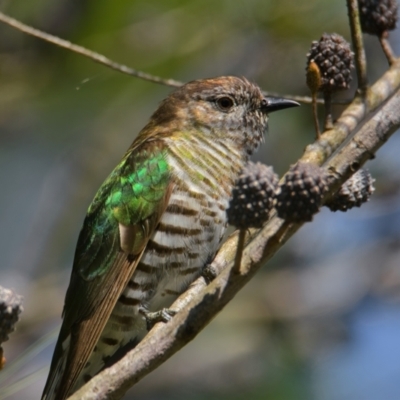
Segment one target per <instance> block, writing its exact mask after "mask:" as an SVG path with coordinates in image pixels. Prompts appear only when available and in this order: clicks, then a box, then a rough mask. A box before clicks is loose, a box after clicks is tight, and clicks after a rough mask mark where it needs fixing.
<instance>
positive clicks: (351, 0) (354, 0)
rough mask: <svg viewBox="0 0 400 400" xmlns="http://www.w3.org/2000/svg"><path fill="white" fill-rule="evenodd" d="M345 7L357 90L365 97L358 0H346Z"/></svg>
mask: <svg viewBox="0 0 400 400" xmlns="http://www.w3.org/2000/svg"><path fill="white" fill-rule="evenodd" d="M347 8H348V12H349V21H350V31H351V39H352V42H353V47H354V53H355V59H356V70H357V78H358V90H359V92H360V95H361V96H362V98H365V96H366V95H367V90H368V79H367V59H366V57H365V50H364V44H363V40H362V31H361V24H360V13H359V9H358V0H347Z"/></svg>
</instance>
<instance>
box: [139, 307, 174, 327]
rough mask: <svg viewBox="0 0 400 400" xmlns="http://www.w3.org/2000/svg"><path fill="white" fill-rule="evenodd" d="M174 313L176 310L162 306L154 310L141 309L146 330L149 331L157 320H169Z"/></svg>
mask: <svg viewBox="0 0 400 400" xmlns="http://www.w3.org/2000/svg"><path fill="white" fill-rule="evenodd" d="M175 314H176V311H174V310H170V309H169V308H163V309H162V310H159V311H155V312H150V311H143V315H144V317H145V318H146V325H147V330H148V331H150V330H151V329H152V328H153V326H154V325H155V324H156V323H157V322H168V321H170V320H171V319H172V317H173V316H174V315H175Z"/></svg>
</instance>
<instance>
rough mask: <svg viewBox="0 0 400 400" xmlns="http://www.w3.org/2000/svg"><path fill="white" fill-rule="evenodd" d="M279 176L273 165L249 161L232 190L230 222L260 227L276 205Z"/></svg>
mask: <svg viewBox="0 0 400 400" xmlns="http://www.w3.org/2000/svg"><path fill="white" fill-rule="evenodd" d="M277 187H278V176H277V175H276V174H275V173H274V171H273V169H272V167H267V166H266V165H264V164H261V163H252V162H249V163H248V164H247V165H246V167H245V168H244V169H243V171H242V173H241V175H240V176H239V178H238V180H237V181H236V185H235V187H234V188H233V190H232V198H231V201H230V203H229V208H228V209H227V211H226V213H227V217H228V223H229V224H231V225H234V226H236V227H237V228H239V229H246V228H260V227H261V226H262V224H263V223H264V222H265V221H266V220H267V219H268V215H269V212H270V211H271V210H272V208H273V206H274V199H275V191H276V189H277Z"/></svg>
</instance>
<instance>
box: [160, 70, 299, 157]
mask: <svg viewBox="0 0 400 400" xmlns="http://www.w3.org/2000/svg"><path fill="white" fill-rule="evenodd" d="M297 105H299V104H298V103H296V102H295V101H292V100H286V99H279V98H271V97H265V96H264V95H263V94H262V92H261V90H260V88H259V87H258V86H257V85H255V84H253V83H251V82H249V81H248V80H247V79H245V78H239V77H234V76H222V77H218V78H211V79H201V80H195V81H191V82H188V83H186V84H185V85H183V86H182V87H180V88H179V89H177V90H175V91H174V92H173V93H171V94H170V95H169V96H168V97H167V98H166V99H165V100H164V101H163V102H162V103H161V104H160V106H159V108H158V109H157V111H156V112H155V113H154V114H153V116H152V123H153V124H154V125H156V126H162V125H164V126H165V125H169V129H168V130H171V125H172V128H173V129H172V130H171V131H173V130H178V131H181V132H182V131H185V132H195V134H196V132H198V134H201V135H207V136H208V135H210V137H211V138H212V139H215V140H232V141H234V142H235V143H237V144H238V145H240V146H243V148H244V149H245V151H246V152H247V153H248V154H251V153H252V152H253V151H254V150H255V149H257V148H258V146H259V145H260V143H261V142H262V141H263V138H264V132H265V130H266V128H267V122H268V114H269V113H270V112H272V111H277V110H281V109H284V108H288V107H294V106H297ZM154 125H153V126H154Z"/></svg>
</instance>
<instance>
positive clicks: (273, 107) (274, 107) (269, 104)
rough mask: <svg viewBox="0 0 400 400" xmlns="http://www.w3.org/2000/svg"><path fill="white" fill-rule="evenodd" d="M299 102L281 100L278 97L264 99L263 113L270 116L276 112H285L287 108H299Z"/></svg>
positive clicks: (262, 102) (262, 104) (262, 103)
mask: <svg viewBox="0 0 400 400" xmlns="http://www.w3.org/2000/svg"><path fill="white" fill-rule="evenodd" d="M299 105H300V104H299V103H297V101H293V100H287V99H280V98H278V97H264V99H263V100H262V101H261V111H263V112H265V113H266V114H269V113H271V112H274V111H279V110H284V109H285V108H290V107H297V106H299Z"/></svg>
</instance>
